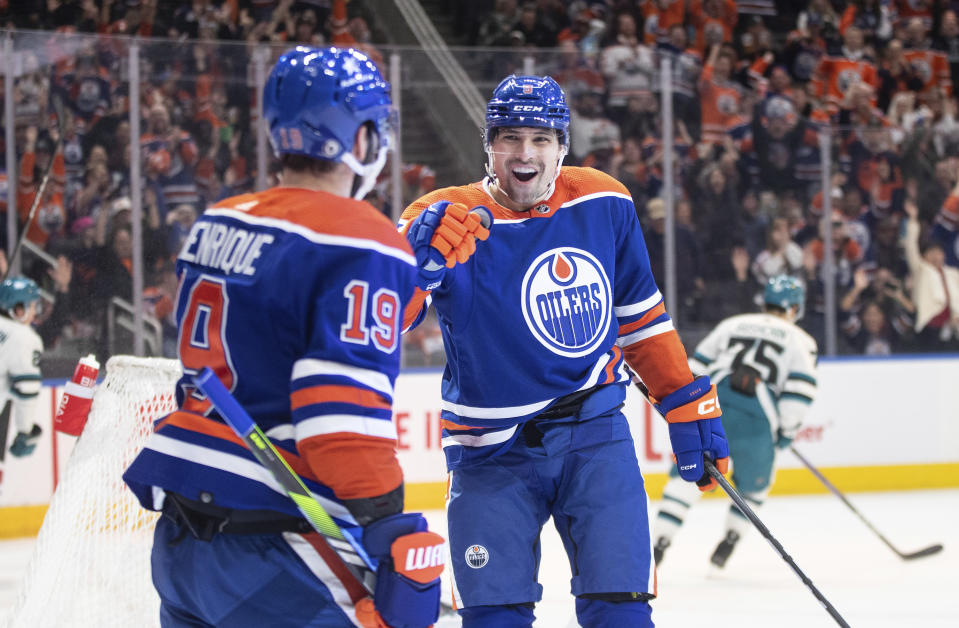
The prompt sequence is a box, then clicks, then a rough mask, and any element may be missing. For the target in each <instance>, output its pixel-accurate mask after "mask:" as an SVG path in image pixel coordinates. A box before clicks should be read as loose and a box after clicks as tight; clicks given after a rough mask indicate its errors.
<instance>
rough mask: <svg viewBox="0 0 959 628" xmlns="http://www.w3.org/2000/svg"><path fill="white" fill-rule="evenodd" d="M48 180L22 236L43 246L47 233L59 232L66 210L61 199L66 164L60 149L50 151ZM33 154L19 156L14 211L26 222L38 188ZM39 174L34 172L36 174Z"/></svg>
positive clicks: (47, 237) (48, 235)
mask: <svg viewBox="0 0 959 628" xmlns="http://www.w3.org/2000/svg"><path fill="white" fill-rule="evenodd" d="M52 159H53V166H52V167H51V169H50V180H49V181H47V186H46V188H45V189H44V190H43V198H41V200H40V202H39V204H37V210H36V212H34V214H33V220H32V221H31V222H30V226H29V227H28V228H27V233H26V238H27V239H28V240H30V241H31V242H33V243H34V244H37V245H39V246H41V247H45V246H46V244H47V240H49V239H50V236H51V235H62V234H63V232H64V230H65V229H66V224H67V210H66V207H65V204H64V202H63V188H64V186H65V184H66V165H65V163H64V160H63V151H57V152H56V154H54V155H53V157H52ZM35 164H36V154H34V153H24V154H23V157H21V159H20V188H19V189H18V190H17V213H18V214H19V216H20V222H21V223H23V222H26V220H27V218H28V217H29V216H30V208H31V207H33V202H34V200H36V197H37V192H38V191H40V183H41V182H42V181H43V175H42V174H40V173H36V172H34V170H35V168H34V166H35ZM38 174H39V176H36V175H38Z"/></svg>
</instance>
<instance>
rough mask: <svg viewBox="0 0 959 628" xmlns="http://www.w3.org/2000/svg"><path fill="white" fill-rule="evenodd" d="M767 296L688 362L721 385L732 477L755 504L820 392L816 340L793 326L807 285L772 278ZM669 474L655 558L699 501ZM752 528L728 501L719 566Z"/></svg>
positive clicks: (716, 556) (716, 332)
mask: <svg viewBox="0 0 959 628" xmlns="http://www.w3.org/2000/svg"><path fill="white" fill-rule="evenodd" d="M763 299H764V302H765V305H764V307H763V310H764V311H763V312H762V313H756V314H739V315H737V316H732V317H730V318H727V319H726V320H724V321H721V322H720V323H719V324H718V325H717V326H716V328H715V329H713V331H712V332H710V334H709V335H708V336H706V338H704V339H703V341H702V342H700V344H699V346H697V347H696V351H695V352H694V354H693V357H692V358H690V360H689V364H690V366H691V367H692V370H693V372H694V373H699V374H708V375H709V377H711V378H712V380H713V381H715V382H718V384H717V390H718V392H719V399H720V401H721V402H722V405H723V425H724V426H725V428H726V431H727V435H728V438H729V454H730V457H731V458H732V461H733V474H732V477H733V481H734V482H735V483H736V488H737V489H739V491H740V493H742V495H743V497H744V498H745V499H746V500H747V501H749V502H750V505H751V506H752V507H753V509H756V508H758V507H759V506H761V505H762V503H763V502H764V501H765V499H766V496H767V495H768V494H769V490H770V488H772V479H773V471H774V462H775V457H776V452H777V451H778V450H782V449H785V448H787V447H789V445H790V444H791V443H792V441H793V439H794V438H795V437H796V433H797V432H798V431H799V427H800V425H801V424H802V422H803V419H804V418H805V416H806V413H807V411H808V410H809V406H810V404H811V403H812V401H813V399H814V398H815V396H816V353H817V348H816V341H815V340H814V339H813V338H812V337H811V336H810V335H809V334H807V333H806V332H805V331H803V330H802V329H800V328H799V326H797V325H796V324H795V322H796V320H797V319H798V318H799V316H800V315H801V312H802V307H803V303H804V301H805V290H804V288H803V286H802V283H800V281H799V280H798V279H796V278H795V277H791V276H789V275H777V276H774V277H771V278H770V279H769V281H768V282H767V283H766V287H765V290H764V294H763ZM670 475H671V476H672V479H670V480H669V482H667V484H666V488H665V490H664V492H663V501H662V506H661V509H660V511H659V514H658V515H657V517H656V523H655V526H654V528H653V538H654V539H656V545H655V556H656V562H657V563H659V562H660V561H662V559H663V553H664V552H665V551H666V548H668V547H669V545H670V543H671V541H672V538H673V535H675V534H676V532H677V531H678V530H679V527H680V526H681V525H682V523H683V520H684V519H685V517H686V513H687V511H688V510H689V508H690V506H692V504H693V503H694V502H695V501H696V500H697V499H698V498H699V493H698V492H697V491H690V490H688V488H687V487H686V485H685V483H684V482H682V481H681V480H680V479H679V478H678V474H677V471H676V468H675V466H674V467H673V469H672V471H671V473H670ZM749 525H750V524H749V521H748V520H747V519H746V517H745V516H744V515H743V514H742V513H740V511H739V509H738V508H737V507H736V506H735V505H730V507H729V514H728V515H727V517H726V532H725V537H724V538H723V540H722V541H721V542H720V543H719V545H718V546H717V547H716V551H715V552H713V555H712V558H711V561H712V563H713V564H714V565H716V566H717V567H723V566H724V565H725V564H726V560H727V559H728V558H729V555H730V553H732V551H733V548H734V547H735V546H736V543H737V541H739V539H740V537H741V536H742V535H743V533H744V532H745V530H746V528H748V527H749Z"/></svg>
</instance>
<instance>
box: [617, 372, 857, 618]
mask: <svg viewBox="0 0 959 628" xmlns="http://www.w3.org/2000/svg"><path fill="white" fill-rule="evenodd" d="M634 383H635V384H636V388H639V390H640V391H641V392H642V393H643V397H645V399H646V401H647V403H649V405H650V406H651V407H652V408H653V411H654V412H656V413H657V414H659V411H658V410H657V409H656V406H654V405H653V402H652V401H650V399H649V389H648V388H646V385H645V384H643V383H642V382H640V381H637V380H634ZM664 420H665V419H664ZM703 463H704V464H705V466H706V472H707V473H708V474H709V475H710V476H711V477H712V478H713V479H714V480H716V482H717V483H718V484H719V486H720V487H722V489H723V491H725V492H726V494H727V495H729V498H730V499H731V500H733V503H734V504H736V506H737V507H738V508H739V511H740V512H741V513H743V515H744V516H745V517H746V518H747V519H749V522H750V523H752V524H753V527H755V528H756V529H757V530H759V533H760V534H762V535H763V538H765V539H766V540H767V541H769V544H770V545H772V546H773V549H775V550H776V552H777V553H778V554H779V556H780V557H781V558H782V559H783V560H784V561H786V564H787V565H789V567H790V568H791V569H792V570H793V571H794V572H795V573H796V575H797V576H799V579H800V580H802V582H803V584H805V585H806V588H808V589H809V590H810V592H812V594H813V596H814V597H815V598H816V599H817V600H819V603H820V604H822V607H823V608H825V609H826V612H827V613H829V616H830V617H832V618H833V619H834V620H835V621H836V623H837V624H838V625H840V626H842V627H843V628H849V624H848V623H846V620H845V619H843V617H842V615H840V614H839V611H837V610H836V607H835V606H833V605H832V603H831V602H830V601H829V600H828V599H826V596H825V595H823V594H822V592H821V591H820V590H819V589H817V588H816V585H814V584H813V582H812V580H810V579H809V576H807V575H806V574H805V572H803V570H802V569H800V568H799V565H797V564H796V561H795V560H793V558H792V556H790V555H789V554H788V553H787V552H786V550H785V548H784V547H783V546H782V543H780V542H779V541H778V540H777V539H776V537H775V536H773V534H772V532H770V531H769V528H767V527H766V524H764V523H763V522H762V519H760V518H759V515H757V514H756V513H755V512H753V509H752V508H750V507H749V504H747V503H746V499H745V498H744V497H743V496H742V495H741V494H740V493H739V491H737V490H736V489H735V488H733V486H732V484H730V483H729V480H727V479H726V478H725V477H724V476H723V474H722V473H720V472H719V469H717V468H716V465H715V464H714V463H713V461H712V459H710V458H709V456H708V455H707V456H706V457H705V459H704V460H703Z"/></svg>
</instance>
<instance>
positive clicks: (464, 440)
mask: <svg viewBox="0 0 959 628" xmlns="http://www.w3.org/2000/svg"><path fill="white" fill-rule="evenodd" d="M514 432H516V426H515V425H511V426H509V427H508V428H506V429H505V430H498V431H496V432H487V433H486V434H479V435H476V434H453V435H450V436H445V437H444V438H443V448H444V449H445V448H446V447H455V446H456V445H462V446H465V447H483V446H484V445H496V444H497V443H502V442H505V441H507V440H509V439H510V438H512V436H513V433H514Z"/></svg>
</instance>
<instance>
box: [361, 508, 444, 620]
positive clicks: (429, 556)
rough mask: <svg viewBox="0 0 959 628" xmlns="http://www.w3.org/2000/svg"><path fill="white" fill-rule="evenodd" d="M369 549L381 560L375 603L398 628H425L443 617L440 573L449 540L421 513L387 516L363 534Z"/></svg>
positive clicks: (384, 616)
mask: <svg viewBox="0 0 959 628" xmlns="http://www.w3.org/2000/svg"><path fill="white" fill-rule="evenodd" d="M363 545H364V546H365V547H366V551H367V553H368V554H369V555H370V556H372V557H373V558H375V559H376V560H377V561H378V563H379V564H378V567H377V569H376V591H374V592H373V604H374V606H375V607H376V611H377V612H378V613H379V615H380V617H382V619H383V621H385V622H386V623H387V624H389V625H390V626H392V627H393V628H425V626H430V625H432V624H433V623H434V622H435V621H436V620H437V618H438V617H439V613H440V574H441V573H442V572H443V565H444V563H445V562H446V541H445V540H444V539H443V537H441V536H440V535H439V534H436V533H435V532H430V531H429V530H428V529H427V524H426V519H424V518H423V515H421V514H420V513H418V512H408V513H401V514H397V515H391V516H389V517H384V518H383V519H379V520H377V521H374V522H373V523H371V524H369V525H368V526H366V527H365V528H364V529H363Z"/></svg>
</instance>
